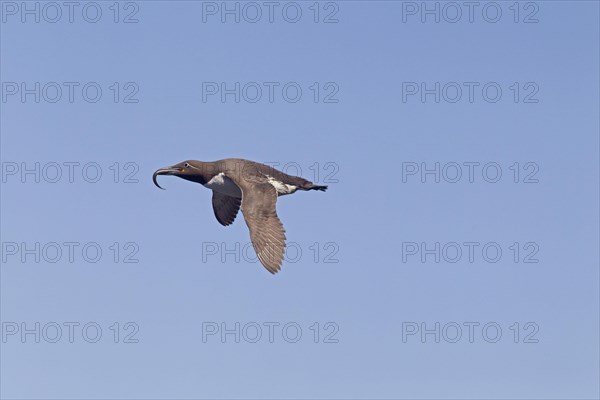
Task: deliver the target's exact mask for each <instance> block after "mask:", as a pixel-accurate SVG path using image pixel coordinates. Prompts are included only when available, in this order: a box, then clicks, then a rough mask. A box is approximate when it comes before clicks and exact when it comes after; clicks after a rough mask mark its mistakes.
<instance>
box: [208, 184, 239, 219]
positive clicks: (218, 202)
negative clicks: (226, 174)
mask: <svg viewBox="0 0 600 400" xmlns="http://www.w3.org/2000/svg"><path fill="white" fill-rule="evenodd" d="M241 203H242V199H238V198H236V197H231V196H227V195H226V194H222V193H219V192H217V191H215V190H213V197H212V205H213V211H214V212H215V217H217V221H219V223H220V224H221V225H223V226H227V225H231V224H232V223H233V221H234V220H235V217H236V215H237V213H238V210H239V209H240V204H241Z"/></svg>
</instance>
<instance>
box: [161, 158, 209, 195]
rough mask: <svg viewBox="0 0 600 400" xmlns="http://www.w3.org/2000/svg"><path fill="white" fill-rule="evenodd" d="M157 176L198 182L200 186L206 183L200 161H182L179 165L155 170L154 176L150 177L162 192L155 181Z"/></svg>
mask: <svg viewBox="0 0 600 400" xmlns="http://www.w3.org/2000/svg"><path fill="white" fill-rule="evenodd" d="M159 175H174V176H178V177H180V178H182V179H185V180H187V181H192V182H198V183H200V184H205V183H206V179H205V175H206V173H205V171H204V168H203V165H202V163H201V162H200V161H194V160H187V161H182V162H180V163H179V164H175V165H173V166H172V167H166V168H160V169H158V170H156V172H154V175H152V181H153V182H154V184H155V185H156V186H157V187H159V188H160V189H163V190H164V188H162V187H161V186H160V185H159V184H158V182H157V180H156V178H157V177H158V176H159Z"/></svg>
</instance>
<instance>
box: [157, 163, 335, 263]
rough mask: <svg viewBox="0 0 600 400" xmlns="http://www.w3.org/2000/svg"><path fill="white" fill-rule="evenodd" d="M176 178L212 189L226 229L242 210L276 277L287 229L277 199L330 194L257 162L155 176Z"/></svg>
mask: <svg viewBox="0 0 600 400" xmlns="http://www.w3.org/2000/svg"><path fill="white" fill-rule="evenodd" d="M159 175H174V176H177V177H179V178H183V179H185V180H187V181H191V182H196V183H199V184H201V185H203V186H204V187H206V188H208V189H211V190H212V192H213V195H212V205H213V211H214V213H215V217H216V218H217V221H219V223H220V224H221V225H223V226H227V225H231V223H233V221H234V220H235V217H236V215H237V213H238V211H239V209H240V208H241V209H242V214H244V219H245V220H246V225H248V229H249V230H250V239H251V240H252V245H253V246H254V250H255V251H256V255H257V256H258V259H259V260H260V262H261V263H262V265H264V267H265V268H266V269H267V270H268V271H269V272H270V273H272V274H275V273H277V272H278V271H279V270H280V269H281V263H282V261H283V256H284V252H285V239H286V237H285V229H284V228H283V224H282V223H281V221H280V220H279V217H278V216H277V210H276V209H275V205H276V203H277V197H279V196H283V195H287V194H292V193H295V192H296V191H297V190H305V191H306V190H320V191H325V190H327V186H324V185H315V184H314V183H312V182H310V181H308V180H306V179H303V178H301V177H298V176H291V175H288V174H285V173H283V172H281V171H278V170H276V169H275V168H273V167H271V166H268V165H265V164H261V163H257V162H254V161H249V160H243V159H239V158H227V159H224V160H219V161H213V162H202V161H196V160H188V161H183V162H180V163H179V164H175V165H173V166H172V167H167V168H161V169H159V170H157V171H156V172H155V173H154V175H153V176H152V180H153V181H154V184H155V185H156V186H158V187H159V188H160V189H163V188H162V187H161V186H160V185H159V184H158V182H157V180H156V179H157V177H158V176H159Z"/></svg>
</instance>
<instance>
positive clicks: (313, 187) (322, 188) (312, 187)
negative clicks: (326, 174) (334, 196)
mask: <svg viewBox="0 0 600 400" xmlns="http://www.w3.org/2000/svg"><path fill="white" fill-rule="evenodd" d="M303 189H304V190H320V191H321V192H324V191H326V190H327V185H315V184H314V183H309V184H308V185H305V186H304V187H303Z"/></svg>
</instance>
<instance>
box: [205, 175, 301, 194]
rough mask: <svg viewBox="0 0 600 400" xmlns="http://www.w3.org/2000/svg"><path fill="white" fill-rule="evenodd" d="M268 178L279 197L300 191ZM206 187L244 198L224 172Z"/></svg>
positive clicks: (295, 187) (292, 186)
mask: <svg viewBox="0 0 600 400" xmlns="http://www.w3.org/2000/svg"><path fill="white" fill-rule="evenodd" d="M267 178H268V182H269V183H270V184H271V185H273V187H274V188H275V190H277V194H279V196H283V195H286V194H291V193H294V192H295V191H296V190H297V189H298V187H297V186H294V185H288V184H286V183H283V182H281V181H278V180H277V179H274V178H273V177H270V176H267ZM204 187H206V188H208V189H212V190H214V191H217V192H219V193H223V194H225V195H227V196H231V197H237V198H241V197H242V192H241V190H240V188H239V187H238V186H237V185H236V184H235V183H234V182H233V181H232V180H231V179H229V178H228V177H227V176H225V174H224V173H222V172H221V173H220V174H217V175H215V176H214V177H213V178H212V179H211V180H210V181H208V182H207V183H206V184H205V185H204Z"/></svg>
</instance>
